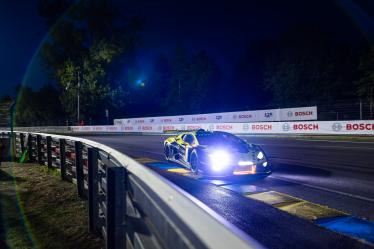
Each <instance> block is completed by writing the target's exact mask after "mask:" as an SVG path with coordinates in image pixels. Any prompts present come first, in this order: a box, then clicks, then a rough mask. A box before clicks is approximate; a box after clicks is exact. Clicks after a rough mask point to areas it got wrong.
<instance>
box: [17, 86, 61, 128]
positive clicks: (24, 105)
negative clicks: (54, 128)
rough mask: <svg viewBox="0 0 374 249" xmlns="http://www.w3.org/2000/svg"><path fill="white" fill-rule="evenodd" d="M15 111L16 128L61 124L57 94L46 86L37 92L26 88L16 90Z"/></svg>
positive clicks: (52, 88) (50, 87) (51, 87)
mask: <svg viewBox="0 0 374 249" xmlns="http://www.w3.org/2000/svg"><path fill="white" fill-rule="evenodd" d="M17 95H18V96H17V103H16V109H15V115H14V117H15V125H16V126H37V125H56V124H63V123H64V120H63V119H62V117H63V111H62V109H61V105H60V102H59V100H58V96H59V92H58V91H57V90H56V89H55V88H54V87H53V86H52V85H46V86H44V87H42V88H41V89H40V90H39V91H33V90H32V89H31V88H30V87H28V86H22V87H20V88H19V90H18V94H17Z"/></svg>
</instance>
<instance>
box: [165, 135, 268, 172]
mask: <svg viewBox="0 0 374 249" xmlns="http://www.w3.org/2000/svg"><path fill="white" fill-rule="evenodd" d="M164 153H165V158H166V160H168V161H172V162H176V163H178V164H181V165H183V166H185V167H186V168H188V169H190V170H191V172H193V173H195V174H201V175H204V176H214V177H230V176H239V175H262V176H267V175H269V174H271V172H272V170H271V165H270V163H269V162H268V160H267V157H266V155H265V152H264V151H263V150H262V149H261V148H260V147H259V146H258V145H254V144H249V143H247V142H246V141H245V140H243V139H241V138H239V137H237V136H235V135H233V134H230V133H227V132H220V131H205V130H202V129H200V130H198V131H192V132H184V133H181V134H179V135H177V136H174V137H169V138H167V139H166V140H165V141H164Z"/></svg>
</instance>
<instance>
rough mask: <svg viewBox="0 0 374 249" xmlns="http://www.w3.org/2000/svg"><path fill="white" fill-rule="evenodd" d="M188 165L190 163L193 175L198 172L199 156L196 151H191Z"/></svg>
mask: <svg viewBox="0 0 374 249" xmlns="http://www.w3.org/2000/svg"><path fill="white" fill-rule="evenodd" d="M190 165H191V172H192V173H194V174H195V175H197V174H198V172H199V166H200V163H199V157H198V156H197V153H196V152H194V151H193V152H192V153H191V156H190Z"/></svg>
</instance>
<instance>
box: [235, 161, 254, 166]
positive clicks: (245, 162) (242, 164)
mask: <svg viewBox="0 0 374 249" xmlns="http://www.w3.org/2000/svg"><path fill="white" fill-rule="evenodd" d="M238 165H239V166H250V165H253V162H252V161H240V162H238Z"/></svg>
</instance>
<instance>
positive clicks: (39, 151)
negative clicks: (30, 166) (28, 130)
mask: <svg viewBox="0 0 374 249" xmlns="http://www.w3.org/2000/svg"><path fill="white" fill-rule="evenodd" d="M36 153H37V156H38V163H39V164H42V163H43V160H42V136H41V135H36Z"/></svg>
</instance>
